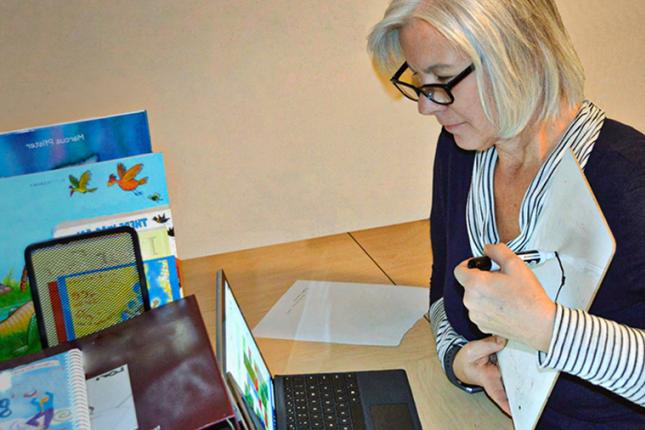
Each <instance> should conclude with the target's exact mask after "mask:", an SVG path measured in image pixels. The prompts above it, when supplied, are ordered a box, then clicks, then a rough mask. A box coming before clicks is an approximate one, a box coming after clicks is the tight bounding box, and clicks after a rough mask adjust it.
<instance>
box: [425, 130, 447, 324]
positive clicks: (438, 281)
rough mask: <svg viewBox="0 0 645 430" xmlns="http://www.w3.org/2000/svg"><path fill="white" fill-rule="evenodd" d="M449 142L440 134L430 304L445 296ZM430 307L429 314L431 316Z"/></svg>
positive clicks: (432, 215)
mask: <svg viewBox="0 0 645 430" xmlns="http://www.w3.org/2000/svg"><path fill="white" fill-rule="evenodd" d="M447 144H449V143H448V142H445V137H444V136H443V132H442V135H440V136H439V140H438V142H437V150H436V152H435V157H434V167H433V171H432V208H431V210H430V244H431V246H432V273H431V275H430V306H432V304H433V303H435V302H436V301H437V300H439V299H441V298H442V297H443V286H444V283H445V272H446V264H447V263H446V222H445V218H446V207H445V188H446V186H447V184H446V182H447V180H446V174H445V172H446V170H445V168H446V163H447V162H448V160H447V156H446V155H447V154H446V151H445V149H444V147H445V146H446V145H447ZM429 311H430V309H428V316H429V317H430V316H431V315H430V312H429Z"/></svg>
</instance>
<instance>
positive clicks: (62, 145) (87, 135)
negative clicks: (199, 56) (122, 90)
mask: <svg viewBox="0 0 645 430" xmlns="http://www.w3.org/2000/svg"><path fill="white" fill-rule="evenodd" d="M149 152H151V146H150V131H149V128H148V116H147V114H146V112H145V111H139V112H131V113H124V114H120V115H113V116H107V117H102V118H93V119H85V120H80V121H74V122H67V123H61V124H53V125H47V126H42V127H36V128H29V129H23V130H15V131H10V132H6V133H0V177H7V176H16V175H24V174H28V173H36V172H42V171H45V170H52V169H60V168H64V167H69V166H74V165H81V164H88V163H94V162H100V161H107V160H113V159H116V158H122V157H130V156H133V155H139V154H146V153H149Z"/></svg>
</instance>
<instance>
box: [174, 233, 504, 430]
mask: <svg viewBox="0 0 645 430" xmlns="http://www.w3.org/2000/svg"><path fill="white" fill-rule="evenodd" d="M428 237H429V234H428V223H427V221H419V222H414V223H406V224H401V225H396V226H391V227H384V228H378V229H370V230H363V231H359V232H353V233H347V234H339V235H334V236H328V237H323V238H318V239H311V240H304V241H299V242H293V243H287V244H282V245H275V246H269V247H263V248H256V249H251V250H246V251H238V252H231V253H227V254H220V255H214V256H209V257H202V258H196V259H191V260H185V261H183V262H182V282H183V287H184V289H185V293H186V294H195V295H196V296H197V300H198V301H199V304H200V309H201V311H202V316H203V318H204V322H205V324H206V326H207V330H208V332H209V336H210V338H211V343H212V344H213V345H214V344H215V343H214V342H215V272H216V271H217V269H219V268H223V269H224V270H225V272H226V275H227V277H228V280H229V282H230V283H231V287H232V288H233V290H234V291H235V294H236V297H237V299H238V301H239V304H240V307H241V308H242V310H243V312H244V314H245V316H246V318H247V321H248V323H249V324H250V325H251V326H252V327H254V326H255V325H256V324H257V323H258V322H259V321H260V320H261V319H262V317H263V316H264V314H265V313H266V312H268V311H269V309H270V308H271V306H273V304H274V303H275V302H276V301H277V300H278V299H279V298H280V296H282V294H284V293H285V292H286V291H287V290H288V289H289V287H290V286H291V285H292V284H293V282H295V281H296V280H298V279H312V280H327V281H345V282H365V283H379V284H389V283H392V282H394V283H397V284H406V285H419V286H427V284H428V276H429V274H430V266H431V261H432V260H431V254H430V246H429V242H428ZM258 344H259V346H260V349H261V350H262V353H263V355H264V357H265V359H266V360H267V362H268V365H269V368H270V370H271V372H272V373H273V374H285V373H304V372H306V373H310V372H327V371H347V370H368V369H387V368H403V369H405V370H406V372H407V374H408V378H409V379H410V385H411V386H412V392H413V394H414V398H415V402H416V405H417V409H418V411H419V416H420V418H421V423H422V425H423V427H424V428H425V429H430V430H432V429H441V430H443V429H475V428H478V429H511V428H512V423H511V420H510V419H509V418H508V417H506V416H505V415H504V414H503V413H502V412H500V411H499V410H498V409H497V408H496V407H495V406H494V405H493V404H492V403H491V402H490V401H489V400H488V398H487V397H486V396H485V395H484V394H483V393H480V394H475V395H469V394H467V393H464V392H463V391H461V390H459V389H457V388H455V387H453V386H452V385H451V384H450V383H449V382H448V381H447V379H446V378H445V376H444V374H443V370H442V369H441V365H440V364H439V361H438V359H437V354H436V351H435V345H434V340H433V337H432V332H431V330H430V326H429V324H428V323H427V322H426V321H425V320H424V319H421V320H419V321H418V322H417V323H416V324H415V325H414V326H413V328H412V329H411V330H410V331H409V332H408V333H407V334H406V336H405V337H404V338H403V341H402V342H401V345H400V346H399V347H397V348H390V347H373V346H358V345H339V344H326V343H317V342H294V341H285V340H276V339H258Z"/></svg>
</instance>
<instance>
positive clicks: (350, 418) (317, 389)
mask: <svg viewBox="0 0 645 430" xmlns="http://www.w3.org/2000/svg"><path fill="white" fill-rule="evenodd" d="M274 388H275V399H276V418H277V428H278V430H305V429H306V430H309V429H315V430H321V429H327V430H351V429H353V430H386V429H387V430H391V429H398V430H421V423H420V422H419V417H418V414H417V410H416V406H415V404H414V399H413V397H412V391H411V390H410V384H409V383H408V378H407V376H406V374H405V371H404V370H378V371H367V372H341V373H319V374H307V375H282V376H280V375H278V376H276V377H275V378H274Z"/></svg>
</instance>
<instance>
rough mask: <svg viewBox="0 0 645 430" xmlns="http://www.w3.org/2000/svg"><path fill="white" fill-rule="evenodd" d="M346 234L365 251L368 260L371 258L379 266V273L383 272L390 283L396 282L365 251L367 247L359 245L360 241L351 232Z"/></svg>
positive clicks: (394, 283)
mask: <svg viewBox="0 0 645 430" xmlns="http://www.w3.org/2000/svg"><path fill="white" fill-rule="evenodd" d="M347 235H349V237H351V238H352V240H353V241H354V242H356V245H358V247H359V248H361V249H362V250H363V252H364V253H365V255H367V256H368V257H369V259H370V260H372V262H373V263H374V264H375V265H376V267H378V268H379V270H380V271H381V273H383V274H384V275H385V277H386V278H387V279H389V280H390V282H391V283H392V285H396V282H394V279H392V278H390V275H388V274H387V273H386V272H385V270H383V268H382V267H381V265H380V264H378V263H377V262H376V260H375V259H374V258H373V257H372V256H371V255H370V253H369V252H367V249H365V248H364V247H363V245H361V243H360V242H359V241H358V240H357V239H356V238H355V237H354V235H353V234H352V233H351V232H348V233H347Z"/></svg>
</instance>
